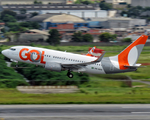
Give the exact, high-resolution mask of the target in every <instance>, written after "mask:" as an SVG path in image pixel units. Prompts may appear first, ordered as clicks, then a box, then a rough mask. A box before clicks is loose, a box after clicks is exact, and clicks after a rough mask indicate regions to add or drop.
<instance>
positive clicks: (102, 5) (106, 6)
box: [99, 1, 113, 10]
mask: <svg viewBox="0 0 150 120" xmlns="http://www.w3.org/2000/svg"><path fill="white" fill-rule="evenodd" d="M99 6H100V8H101V9H102V10H111V9H112V8H113V7H112V4H110V3H106V2H104V1H102V2H100V4H99Z"/></svg>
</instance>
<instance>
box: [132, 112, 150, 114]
mask: <svg viewBox="0 0 150 120" xmlns="http://www.w3.org/2000/svg"><path fill="white" fill-rule="evenodd" d="M131 113H136V114H140V113H141V114H144V113H145V114H147V113H149V114H150V112H131Z"/></svg>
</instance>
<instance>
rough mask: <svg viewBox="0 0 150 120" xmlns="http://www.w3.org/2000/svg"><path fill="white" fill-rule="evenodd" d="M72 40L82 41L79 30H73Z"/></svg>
mask: <svg viewBox="0 0 150 120" xmlns="http://www.w3.org/2000/svg"><path fill="white" fill-rule="evenodd" d="M72 41H73V42H83V36H82V33H81V32H80V31H79V32H75V33H74V34H73V35H72Z"/></svg>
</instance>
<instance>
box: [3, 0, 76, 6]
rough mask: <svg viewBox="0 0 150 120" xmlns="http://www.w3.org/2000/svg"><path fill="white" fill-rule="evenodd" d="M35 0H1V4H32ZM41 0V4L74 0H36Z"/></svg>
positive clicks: (71, 0)
mask: <svg viewBox="0 0 150 120" xmlns="http://www.w3.org/2000/svg"><path fill="white" fill-rule="evenodd" d="M34 1H35V0H1V5H6V4H33V3H34ZM37 1H41V2H42V4H49V3H51V4H52V3H66V4H73V3H74V1H76V0H37Z"/></svg>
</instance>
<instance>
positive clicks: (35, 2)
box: [34, 0, 42, 4]
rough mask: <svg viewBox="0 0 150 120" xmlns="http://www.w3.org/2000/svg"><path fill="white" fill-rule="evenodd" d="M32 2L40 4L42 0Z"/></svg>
mask: <svg viewBox="0 0 150 120" xmlns="http://www.w3.org/2000/svg"><path fill="white" fill-rule="evenodd" d="M34 4H42V2H41V1H39V2H38V1H37V0H34Z"/></svg>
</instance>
